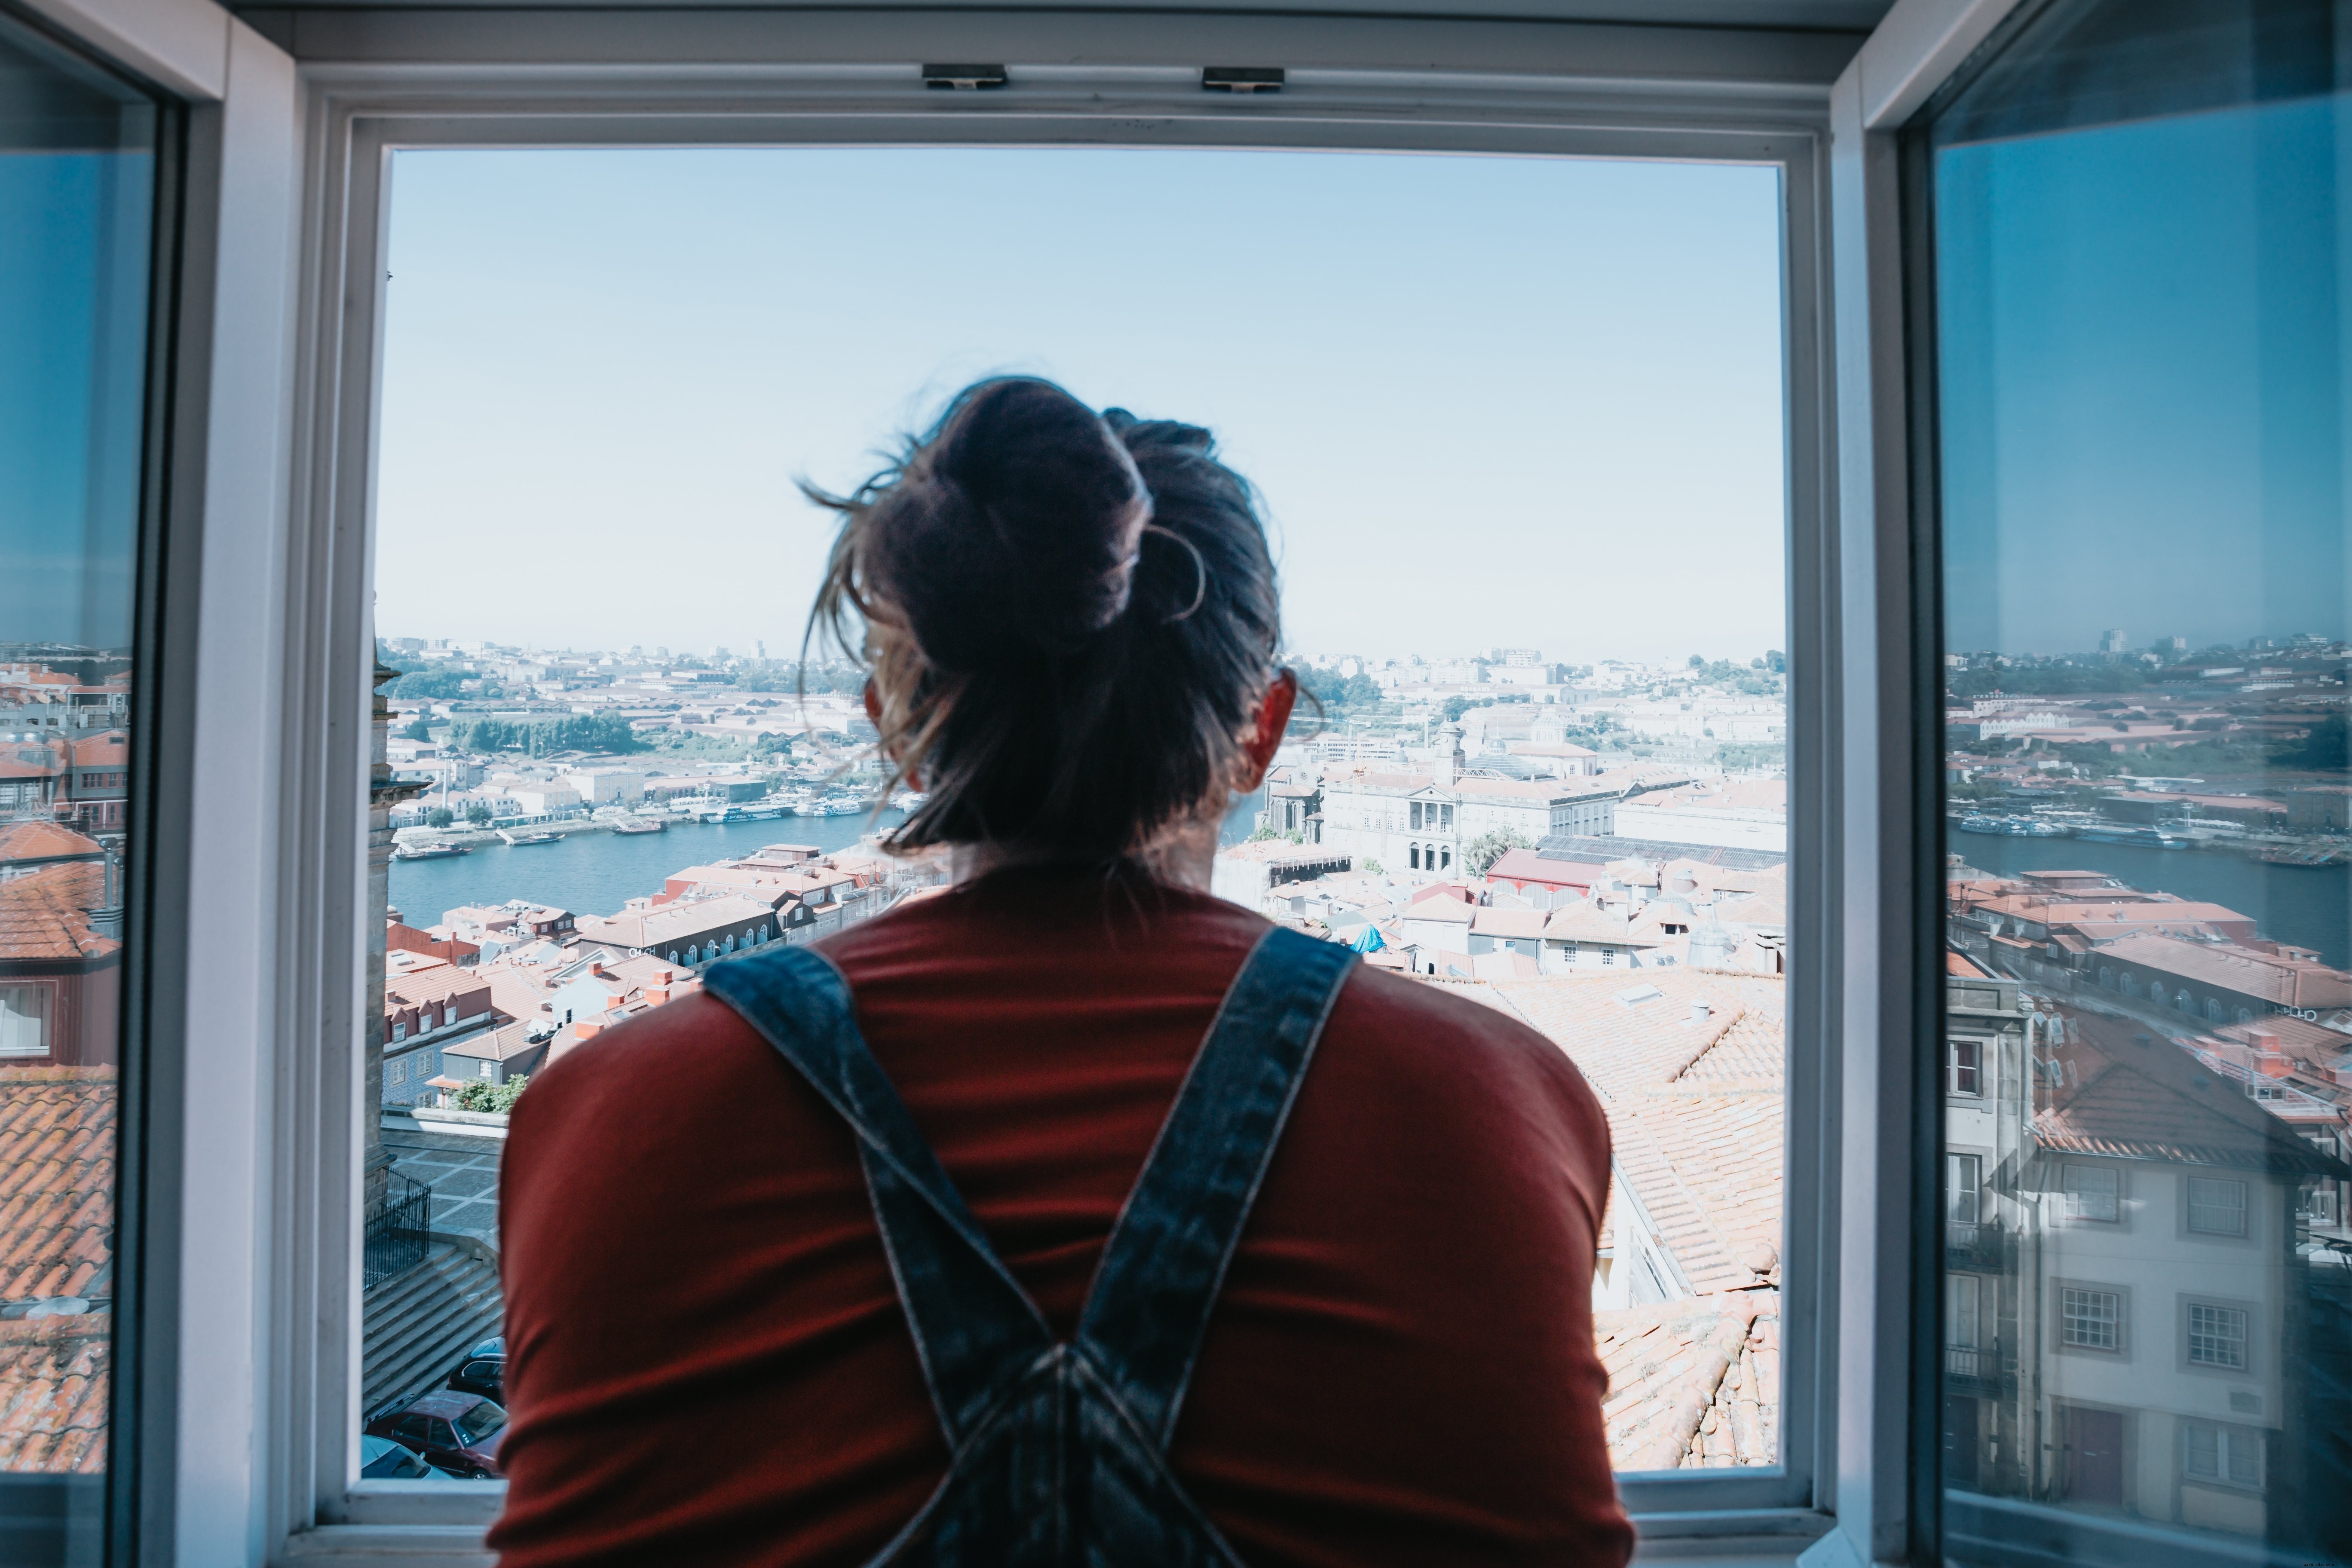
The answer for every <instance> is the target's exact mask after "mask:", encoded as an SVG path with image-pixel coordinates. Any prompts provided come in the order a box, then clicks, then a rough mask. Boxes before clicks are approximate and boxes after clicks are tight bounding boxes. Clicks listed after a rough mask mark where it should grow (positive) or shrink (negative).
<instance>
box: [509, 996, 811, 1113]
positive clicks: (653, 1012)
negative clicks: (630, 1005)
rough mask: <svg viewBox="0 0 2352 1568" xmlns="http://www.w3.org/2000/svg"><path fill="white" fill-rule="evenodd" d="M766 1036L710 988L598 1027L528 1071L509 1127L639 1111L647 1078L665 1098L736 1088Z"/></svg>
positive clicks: (675, 1099)
mask: <svg viewBox="0 0 2352 1568" xmlns="http://www.w3.org/2000/svg"><path fill="white" fill-rule="evenodd" d="M765 1049H766V1047H765V1043H764V1042H763V1041H761V1039H760V1037H759V1032H758V1031H757V1030H755V1029H753V1028H752V1027H751V1025H750V1024H749V1023H747V1022H745V1021H744V1018H743V1016H742V1015H741V1014H740V1013H738V1012H736V1011H735V1009H734V1008H732V1007H730V1006H729V1005H727V1004H726V1003H724V1002H721V1001H720V1000H719V998H718V997H716V996H713V995H711V994H709V993H708V992H703V991H697V992H694V993H693V994H689V995H686V996H681V997H679V998H678V999H677V1001H675V1002H670V1003H666V1004H664V1005H661V1006H658V1007H655V1008H652V1009H649V1010H648V1011H646V1012H644V1013H640V1014H638V1015H637V1016H635V1017H634V1018H631V1019H629V1020H628V1021H627V1022H625V1023H622V1024H615V1025H614V1026H611V1027H610V1028H606V1029H603V1030H600V1031H598V1032H597V1033H596V1034H594V1035H593V1036H591V1037H589V1038H587V1039H585V1040H583V1041H581V1042H580V1043H579V1044H577V1045H575V1046H572V1047H571V1048H570V1049H569V1050H566V1051H565V1052H564V1053H563V1054H562V1055H561V1056H559V1057H556V1058H554V1059H553V1060H551V1062H549V1063H548V1065H547V1066H546V1067H544V1068H541V1070H540V1071H538V1072H536V1073H533V1074H532V1075H531V1079H530V1089H529V1090H528V1091H527V1092H526V1093H525V1094H524V1095H523V1096H522V1098H521V1099H520V1100H517V1101H516V1102H515V1109H514V1118H513V1122H512V1126H513V1130H514V1131H515V1132H516V1133H518V1134H520V1133H521V1132H522V1131H524V1130H525V1129H526V1128H527V1127H528V1126H530V1124H532V1123H541V1124H548V1123H561V1124H563V1125H567V1126H572V1125H577V1124H578V1123H579V1122H580V1121H583V1119H588V1118H593V1117H594V1116H596V1115H599V1114H601V1113H611V1114H614V1115H619V1116H629V1115H632V1114H634V1113H635V1111H636V1110H641V1109H642V1107H643V1104H644V1097H645V1089H646V1084H647V1083H649V1082H654V1081H658V1082H659V1083H660V1084H661V1085H662V1086H663V1095H664V1097H665V1099H666V1100H668V1101H669V1102H670V1103H673V1104H676V1103H678V1102H679V1101H681V1100H691V1099H693V1098H694V1097H696V1096H698V1095H704V1096H725V1095H728V1094H730V1093H733V1092H735V1091H736V1088H737V1086H739V1085H740V1080H741V1079H742V1077H743V1075H744V1072H745V1070H746V1068H748V1067H751V1066H752V1065H753V1064H756V1063H758V1062H759V1061H760V1058H761V1054H762V1053H763V1052H764V1051H765Z"/></svg>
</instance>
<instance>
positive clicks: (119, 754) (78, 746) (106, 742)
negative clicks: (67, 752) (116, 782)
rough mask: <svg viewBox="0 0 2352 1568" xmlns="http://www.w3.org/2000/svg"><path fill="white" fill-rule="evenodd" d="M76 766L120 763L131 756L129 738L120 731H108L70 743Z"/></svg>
mask: <svg viewBox="0 0 2352 1568" xmlns="http://www.w3.org/2000/svg"><path fill="white" fill-rule="evenodd" d="M70 744H71V746H72V749H73V760H74V762H75V763H76V764H77V765H87V764H92V763H120V762H122V761H124V760H125V759H126V758H128V757H129V756H130V755H131V737H130V736H128V735H126V734H125V733H123V731H120V730H108V731H104V732H102V733H100V734H96V735H90V736H87V737H85V738H83V739H80V740H77V741H74V742H70Z"/></svg>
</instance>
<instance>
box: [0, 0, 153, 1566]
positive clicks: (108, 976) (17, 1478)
mask: <svg viewBox="0 0 2352 1568" xmlns="http://www.w3.org/2000/svg"><path fill="white" fill-rule="evenodd" d="M154 124H155V114H154V110H153V107H152V104H150V103H149V102H147V101H146V100H142V99H141V98H139V97H138V96H136V95H135V94H133V93H131V92H130V91H129V90H127V89H124V88H122V87H121V86H120V85H118V84H116V83H114V82H112V81H111V80H110V79H105V78H104V77H102V76H101V75H100V74H99V73H98V72H96V71H94V70H92V69H90V68H88V67H86V66H84V65H82V64H81V63H79V61H76V60H73V59H70V58H68V57H66V56H64V55H63V54H61V53H59V52H58V51H57V50H56V49H54V48H53V47H51V46H50V45H48V44H47V42H46V41H43V40H39V39H37V38H35V37H32V36H31V35H29V34H27V33H26V32H24V31H22V30H20V29H18V28H17V27H16V26H14V25H12V24H11V23H10V22H9V21H8V20H7V18H6V17H5V16H0V1192H5V1194H7V1201H6V1204H5V1207H0V1394H5V1397H0V1542H5V1546H0V1552H5V1554H6V1555H7V1557H8V1561H9V1562H11V1563H20V1562H21V1563H68V1562H70V1563H96V1562H98V1561H99V1554H100V1550H101V1545H102V1538H101V1535H100V1523H101V1521H100V1507H101V1501H102V1498H101V1489H102V1479H103V1477H104V1474H105V1472H106V1469H107V1468H108V1458H109V1454H110V1449H111V1447H112V1445H111V1444H110V1433H109V1429H108V1410H109V1403H110V1399H111V1397H112V1394H113V1377H112V1372H113V1330H114V1300H115V1266H114V1232H115V1191H114V1169H115V1135H116V1127H117V1124H118V1119H117V1109H118V1108H117V1104H116V1096H117V1068H118V1065H119V1063H120V1061H121V1040H120V1037H119V1031H118V1020H119V1019H120V1017H121V975H122V960H123V952H122V942H123V859H124V854H125V850H126V847H128V846H127V844H126V837H125V835H126V831H127V827H128V824H127V822H126V818H125V808H126V801H127V797H128V793H129V792H128V791H127V789H126V788H125V787H124V780H125V777H126V771H127V768H128V765H129V745H128V729H127V726H128V724H129V708H130V696H131V625H132V591H133V582H134V577H135V574H136V570H137V559H138V535H139V520H140V497H141V493H142V490H141V485H142V473H141V468H142V434H143V421H142V395H143V391H144V386H145V380H146V369H147V310H148V271H149V266H150V262H149V248H148V247H149V240H150V233H151V227H152V204H153V195H154V193H153V183H154V178H155V157H154Z"/></svg>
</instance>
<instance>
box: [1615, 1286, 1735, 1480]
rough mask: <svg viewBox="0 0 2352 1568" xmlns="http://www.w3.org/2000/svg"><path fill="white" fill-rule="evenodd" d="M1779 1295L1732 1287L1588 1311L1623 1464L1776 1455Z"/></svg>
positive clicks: (1639, 1466) (1703, 1462)
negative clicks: (1643, 1304) (1605, 1373)
mask: <svg viewBox="0 0 2352 1568" xmlns="http://www.w3.org/2000/svg"><path fill="white" fill-rule="evenodd" d="M1592 1327H1593V1337H1594V1340H1595V1342H1596V1348H1597V1349H1598V1350H1599V1351H1600V1352H1601V1365H1602V1366H1603V1367H1604V1368H1605V1369H1606V1370H1607V1371H1608V1373H1609V1392H1608V1394H1607V1395H1606V1396H1605V1397H1604V1398H1603V1399H1602V1401H1601V1423H1602V1426H1603V1427H1604V1429H1605V1430H1606V1432H1607V1435H1608V1441H1609V1459H1610V1464H1611V1466H1612V1468H1615V1469H1619V1470H1674V1469H1685V1468H1710V1467H1727V1466H1738V1465H1770V1464H1774V1463H1777V1462H1778V1458H1779V1454H1778V1444H1779V1435H1780V1294H1779V1292H1778V1291H1775V1290H1769V1289H1755V1290H1730V1291H1724V1292H1721V1293H1718V1294H1714V1295H1706V1296H1698V1297H1695V1298H1689V1299H1685V1300H1679V1301H1666V1302H1662V1303H1659V1304H1657V1305H1655V1306H1647V1307H1633V1308H1628V1309H1622V1310H1615V1311H1601V1312H1595V1313H1594V1314H1593V1315H1592Z"/></svg>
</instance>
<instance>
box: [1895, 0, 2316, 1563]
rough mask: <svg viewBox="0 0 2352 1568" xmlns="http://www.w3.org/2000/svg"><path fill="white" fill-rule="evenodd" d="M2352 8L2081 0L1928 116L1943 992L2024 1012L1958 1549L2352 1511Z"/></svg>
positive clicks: (2126, 1545) (2066, 1550)
mask: <svg viewBox="0 0 2352 1568" xmlns="http://www.w3.org/2000/svg"><path fill="white" fill-rule="evenodd" d="M2021 15H2024V13H2022V12H2021ZM2347 23H2352V12H2347V10H2346V9H2345V8H2343V7H2341V6H2337V5H2328V4H2317V3H2313V0H2281V3H2278V4H2256V3H2254V0H2196V3H2193V4H2188V5H2136V4H2132V3H2130V0H2055V3H2054V4H2052V5H2048V6H2046V7H2043V8H2042V9H2039V10H2037V11H2033V12H2032V14H2031V16H2030V17H2029V19H2028V20H2026V21H2024V22H2023V23H2022V24H2021V26H2020V27H2019V29H2018V31H2017V32H2016V34H2015V36H2014V37H2013V38H2011V39H2010V40H2009V41H2007V42H2006V43H2005V44H2004V45H2003V46H2002V47H2001V48H2000V50H1999V51H1998V52H1997V53H1996V54H1994V55H1993V56H1991V57H1990V58H1988V59H1987V60H1986V61H1984V62H1983V63H1982V64H1981V65H1980V66H1979V68H1977V69H1976V72H1975V74H1974V75H1973V77H1972V78H1971V79H1969V80H1967V81H1965V82H1964V83H1962V84H1961V85H1960V86H1959V87H1958V89H1957V91H1956V93H1955V95H1954V96H1953V97H1952V98H1951V99H1950V100H1948V102H1945V103H1942V104H1939V105H1937V106H1935V107H1934V108H1933V110H1931V112H1930V115H1929V116H1928V118H1927V121H1926V122H1925V123H1924V125H1923V128H1922V129H1921V130H1920V131H1919V132H1916V136H1915V141H1914V144H1913V145H1914V150H1915V152H1916V154H1917V156H1916V160H1915V162H1914V163H1913V164H1912V165H1911V166H1912V168H1913V170H1914V173H1915V177H1916V178H1919V179H1922V180H1924V182H1925V184H1924V186H1923V187H1922V188H1921V189H1919V190H1918V191H1917V193H1916V195H1918V197H1919V199H1920V202H1921V206H1920V209H1919V210H1922V211H1925V212H1927V213H1930V214H1932V220H1933V221H1932V246H1931V247H1930V249H1929V251H1928V252H1927V253H1925V254H1922V255H1921V256H1919V257H1918V258H1917V259H1918V262H1919V263H1920V264H1921V265H1923V266H1927V265H1932V268H1933V281H1932V299H1933V306H1934V321H1935V341H1934V347H1935V358H1934V374H1935V389H1936V396H1935V398H1934V400H1933V414H1934V423H1933V426H1932V427H1931V428H1926V429H1923V430H1922V432H1921V434H1922V436H1923V437H1931V438H1932V439H1933V441H1934V443H1935V451H1934V454H1933V458H1934V464H1933V472H1934V473H1935V475H1936V482H1937V487H1938V488H1937V501H1938V508H1939V517H1938V521H1939V525H1940V529H1941V544H1940V550H1941V580H1942V592H1943V606H1942V624H1943V626H1944V629H1945V636H1946V645H1945V647H1944V649H1943V661H1942V668H1943V672H1944V683H1945V710H1946V712H1945V722H1946V731H1945V733H1946V754H1945V766H1944V769H1943V776H1944V778H1945V779H1946V780H1947V784H1946V790H1947V795H1948V799H1947V810H1946V813H1945V817H1944V826H1945V828H1946V837H1945V844H1944V847H1945V848H1946V850H1947V851H1948V880H1947V885H1946V889H1945V892H1946V904H1945V908H1946V912H1947V921H1948V923H1947V926H1946V934H1947V938H1948V967H1949V968H1950V970H1951V971H1952V973H1951V974H1950V975H1949V976H1948V980H1947V984H1948V997H1949V999H1950V1004H1951V1006H1952V1008H1953V1010H1954V1012H1955V1014H1956V1015H1960V1016H1974V1010H1975V1009H1977V1008H1978V1007H1979V1006H1980V1005H1990V1004H1999V1005H2001V1006H2005V1007H2008V1008H2011V1009H2012V1011H2011V1013H2010V1014H2009V1015H2008V1016H2009V1018H2010V1020H2011V1032H2009V1033H2008V1034H2006V1035H2005V1036H2004V1037H2003V1038H2002V1040H2001V1042H2000V1045H1999V1046H1998V1047H1994V1048H1993V1049H1992V1050H1991V1051H1990V1053H1989V1055H1988V1058H1987V1069H1986V1070H1987V1087H1986V1094H1987V1102H1986V1106H1985V1108H1984V1110H1982V1111H1981V1112H1975V1111H1971V1112H1969V1113H1966V1114H1963V1113H1962V1112H1961V1111H1959V1110H1949V1109H1948V1110H1947V1114H1946V1128H1945V1136H1946V1138H1947V1140H1948V1142H1949V1143H1950V1144H1951V1145H1952V1146H1955V1147H1966V1148H1970V1149H1977V1148H1988V1147H1989V1148H1990V1149H1991V1150H1992V1152H1991V1154H1990V1157H1989V1159H1988V1163H1987V1170H1988V1173H1989V1175H1988V1186H1987V1190H1986V1195H1985V1204H1986V1207H1987V1209H1988V1211H1989V1212H1990V1213H1992V1214H1997V1215H1998V1216H1999V1218H2000V1221H2001V1223H2002V1226H2003V1227H2004V1234H2005V1238H2006V1248H2007V1249H2006V1251H2005V1252H2004V1253H2003V1254H2002V1256H2001V1258H2000V1265H2001V1267H2000V1272H1999V1275H1998V1277H1997V1278H1995V1279H1993V1280H1992V1281H1991V1282H1990V1283H1989V1284H1988V1286H1987V1294H1986V1298H1985V1302H1984V1305H1983V1307H1982V1308H1981V1310H1980V1316H1981V1319H1982V1321H1986V1322H1988V1323H1990V1324H1992V1325H1994V1327H1993V1329H1992V1332H1993V1333H1994V1334H1996V1335H1997V1336H1998V1338H1999V1339H2000V1342H2001V1345H2002V1357H2003V1365H2002V1369H2001V1374H2000V1377H1999V1378H1998V1379H1997V1380H1994V1381H1990V1382H1987V1383H1982V1384H1977V1385H1974V1386H1970V1387H1966V1388H1963V1387H1961V1386H1959V1385H1958V1384H1956V1383H1953V1382H1951V1381H1949V1380H1948V1383H1947V1388H1946V1400H1945V1405H1944V1408H1945V1410H1946V1411H1947V1413H1948V1426H1950V1427H1951V1428H1952V1430H1955V1431H1957V1430H1958V1428H1959V1426H1960V1424H1961V1423H1962V1422H1963V1421H1965V1422H1966V1423H1968V1424H1969V1430H1970V1431H1971V1432H1973V1433H1974V1434H1976V1436H1975V1437H1974V1438H1973V1439H1972V1440H1971V1443H1970V1444H1969V1448H1970V1462H1969V1464H1967V1465H1962V1464H1959V1463H1956V1462H1954V1461H1953V1460H1952V1458H1950V1456H1951V1454H1952V1442H1951V1440H1950V1436H1949V1434H1948V1437H1947V1442H1946V1445H1945V1449H1946V1454H1947V1463H1946V1466H1945V1470H1944V1478H1943V1479H1944V1483H1945V1487H1946V1489H1947V1490H1946V1493H1945V1497H1946V1506H1945V1514H1944V1529H1945V1544H1946V1550H1947V1555H1948V1560H1951V1561H1955V1562H1964V1563H1984V1564H1990V1563H2002V1562H2009V1561H2016V1560H2019V1559H2020V1558H2021V1556H2024V1555H2030V1554H2036V1553H2038V1554H2040V1557H2039V1558H2038V1560H2051V1559H2052V1554H2053V1552H2054V1553H2055V1555H2056V1556H2057V1557H2060V1558H2063V1560H2066V1561H2071V1562H2081V1563H2137V1562H2146V1561H2148V1560H2149V1558H2150V1554H2151V1553H2152V1552H2159V1551H2169V1547H2165V1548H2158V1546H2155V1545H2152V1544H2150V1543H2149V1542H2148V1541H2147V1537H2146V1536H2145V1535H2144V1534H2141V1535H2135V1534H2133V1531H2135V1530H2139V1531H2144V1530H2145V1529H2146V1528H2147V1527H2148V1526H2154V1527H2156V1528H2158V1529H2160V1530H2162V1531H2168V1532H2170V1533H2171V1534H2172V1535H2174V1536H2175V1537H2176V1538H2177V1541H2178V1543H2179V1548H2180V1551H2181V1552H2185V1553H2186V1555H2180V1556H2174V1557H2168V1561H2175V1560H2177V1561H2181V1562H2195V1561H2200V1560H2202V1559H2203V1556H2204V1554H2205V1553H2206V1552H2208V1551H2209V1550H2210V1555H2211V1557H2212V1558H2213V1560H2216V1561H2220V1560H2224V1559H2225V1558H2226V1560H2228V1561H2256V1560H2262V1561H2279V1562H2297V1563H2301V1562H2336V1561H2341V1560H2342V1556H2341V1554H2342V1553H2343V1552H2344V1551H2345V1543H2346V1542H2347V1541H2352V1467H2347V1460H2348V1459H2352V1447H2347V1444H2346V1442H2345V1441H2344V1438H2343V1434H2345V1433H2346V1432H2347V1430H2352V1269H2347V1260H2352V1234H2347V1231H2346V1230H2345V1229H2344V1227H2343V1224H2342V1221H2341V1218H2340V1215H2342V1213H2343V1205H2342V1202H2341V1199H2342V1195H2343V1194H2344V1192H2345V1190H2346V1188H2345V1184H2346V1183H2347V1180H2352V1166H2347V1162H2346V1152H2347V1145H2346V1142H2345V1137H2346V1126H2345V1106H2346V1104H2347V1100H2346V1096H2345V1093H2344V1084H2345V1083H2346V1082H2347V1081H2352V1070H2348V1069H2352V814H2347V801H2352V742H2347V721H2352V708H2347V693H2352V688H2347V676H2352V549H2347V544H2352V539H2347V476H2346V462H2347V458H2348V457H2352V447H2347V426H2346V419H2347V416H2352V402H2348V401H2347V391H2352V389H2347V383H2346V376H2345V372H2346V367H2347V353H2352V337H2347V333H2352V268H2347V261H2352V205H2347V202H2346V201H2345V199H2344V197H2343V195H2342V194H2341V182H2342V180H2343V177H2344V174H2343V171H2344V169H2345V168H2346V166H2347V165H2346V163H2345V160H2346V158H2347V152H2352V116H2347V108H2352V105H2347V100H2346V98H2345V96H2344V95H2343V93H2342V92H2341V91H2340V90H2339V88H2340V86H2341V85H2342V84H2341V83H2340V82H2339V80H2338V79H2337V75H2336V73H2337V72H2338V71H2339V70H2341V69H2342V68H2343V66H2342V64H2341V63H2340V62H2341V61H2343V60H2344V59H2345V58H2347V57H2345V56H2343V55H2341V54H2340V53H2339V44H2340V41H2341V39H2342V38H2343V37H2346V36H2347V32H2346V28H2347ZM1975 1261H1977V1262H1981V1260H1975ZM1956 1402H1958V1403H1965V1404H1966V1405H1967V1406H1968V1408H1967V1410H1966V1411H1965V1413H1964V1414H1963V1413H1960V1412H1958V1411H1956V1409H1955V1405H1956ZM2265 1456H2267V1462H2266V1461H2265ZM2029 1540H2030V1542H2031V1549H2030V1552H2029V1549H2028V1544H2029ZM2262 1552H2270V1553H2273V1554H2275V1555H2274V1556H2272V1557H2262V1556H2261V1555H2260V1554H2261V1553H2262ZM2233 1553H2235V1554H2243V1553H2252V1554H2253V1555H2232V1554H2233Z"/></svg>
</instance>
